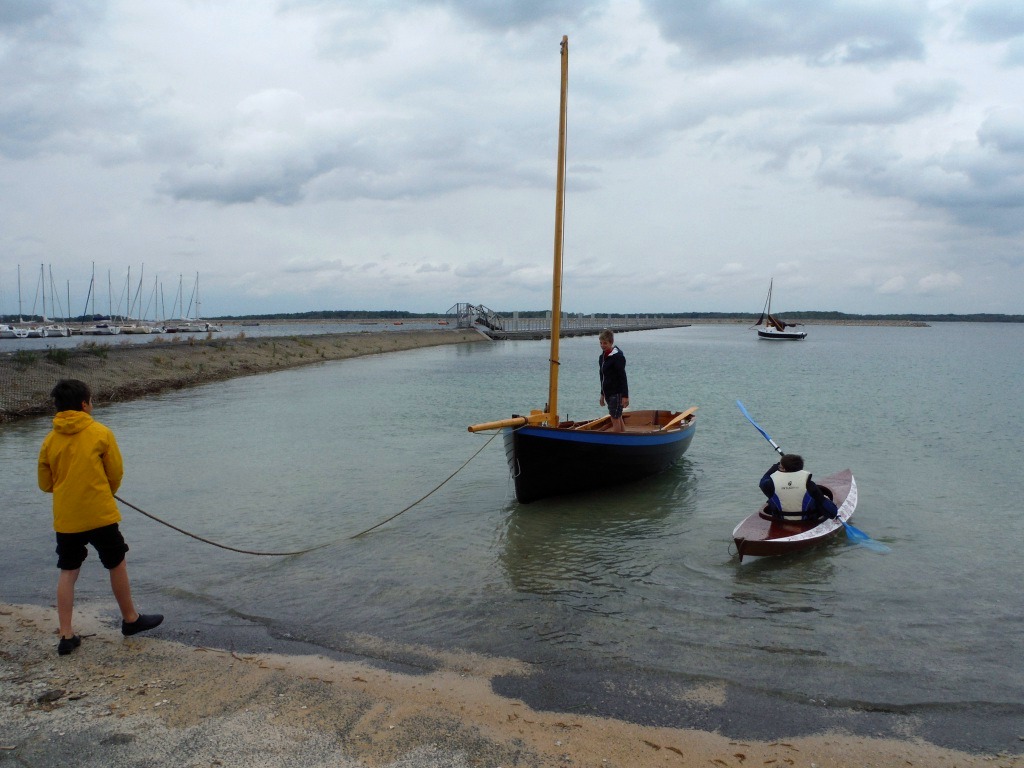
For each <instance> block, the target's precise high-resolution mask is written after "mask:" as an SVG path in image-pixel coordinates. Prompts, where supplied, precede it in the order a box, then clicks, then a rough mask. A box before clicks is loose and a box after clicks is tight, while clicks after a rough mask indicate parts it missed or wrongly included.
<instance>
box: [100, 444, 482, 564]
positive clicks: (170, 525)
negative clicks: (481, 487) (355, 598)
mask: <svg viewBox="0 0 1024 768" xmlns="http://www.w3.org/2000/svg"><path fill="white" fill-rule="evenodd" d="M500 434H501V433H500V432H495V433H494V434H493V435H491V436H490V438H488V440H487V442H486V443H484V444H483V445H481V446H480V447H479V448H478V449H477V450H476V452H475V453H474V454H473V455H472V456H470V457H469V458H468V459H466V461H464V462H463V464H462V466H461V467H459V468H458V469H456V470H455V471H454V472H452V473H451V474H450V475H448V477H446V478H445V479H444V480H442V481H441V482H440V483H439V484H438V485H436V486H434V488H432V489H431V490H430V491H428V492H427V493H426V494H424V495H423V496H421V497H420V498H418V499H416V501H414V502H413V503H412V504H410V505H409V506H407V507H406V508H405V509H402V510H400V511H398V512H396V513H395V514H393V515H391V517H388V518H386V519H384V520H381V521H380V522H379V523H376V524H375V525H371V526H370V527H369V528H367V529H366V530H364V531H360V532H359V533H356V534H353V535H352V536H343V537H341V538H339V539H335V540H334V541H328V542H326V543H324V544H317V545H316V546H315V547H309V548H308V549H298V550H295V551H293V552H260V551H257V550H252V549H239V548H238V547H232V546H229V545H227V544H221V543H220V542H216V541H212V540H211V539H206V538H203V537H202V536H199V535H198V534H195V533H192V532H191V531H186V530H185V529H184V528H179V527H178V526H176V525H174V524H173V523H169V522H168V521H166V520H164V519H162V518H160V517H157V516H156V515H154V514H152V513H150V512H147V511H146V510H144V509H141V508H139V507H137V506H135V505H134V504H132V503H131V502H130V501H125V500H124V499H122V498H121V497H120V496H118V495H117V494H114V498H115V499H117V500H118V501H120V502H121V503H122V504H124V505H125V506H126V507H131V508H132V509H134V510H135V511H136V512H138V513H139V514H142V515H145V516H146V517H148V518H149V519H150V520H154V521H156V522H158V523H160V524H161V525H166V526H167V527H168V528H170V529H171V530H174V531H177V532H178V533H181V534H184V535H185V536H190V537H191V538H193V539H195V540H197V541H201V542H203V543H204V544H210V545H212V546H214V547H219V548H220V549H226V550H229V551H231V552H240V553H241V554H243V555H259V556H262V557H289V556H291V555H305V554H307V553H309V552H315V551H316V550H318V549H325V548H327V547H332V546H334V545H335V544H337V543H339V542H341V541H346V540H350V539H358V538H359V537H360V536H365V535H366V534H368V533H369V532H370V531H372V530H374V529H376V528H380V527H381V526H382V525H384V524H386V523H390V522H391V521H392V520H394V519H395V518H396V517H398V516H399V515H401V514H404V513H405V512H408V511H409V510H410V509H412V508H413V507H415V506H416V505H417V504H419V503H421V502H423V501H425V500H426V499H428V498H430V496H431V495H433V494H434V493H436V492H437V491H439V490H440V489H441V487H442V486H444V485H445V483H447V482H448V481H449V480H451V479H452V478H453V477H455V476H456V475H457V474H459V472H461V471H462V470H464V469H465V468H466V466H467V465H468V464H469V462H471V461H472V460H473V459H475V458H476V457H477V456H478V455H479V454H480V451H482V450H483V449H484V448H486V447H487V446H488V445H490V444H491V440H493V439H494V438H496V437H497V436H498V435H500Z"/></svg>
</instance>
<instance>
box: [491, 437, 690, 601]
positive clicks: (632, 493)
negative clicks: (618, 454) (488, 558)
mask: <svg viewBox="0 0 1024 768" xmlns="http://www.w3.org/2000/svg"><path fill="white" fill-rule="evenodd" d="M692 481H693V478H692V471H687V463H686V460H685V457H684V459H683V460H682V461H681V462H680V464H679V465H678V466H676V467H675V468H673V469H672V470H670V471H669V472H667V473H665V474H664V475H662V476H660V477H657V478H650V479H648V480H643V481H641V482H639V483H637V484H636V485H635V486H633V487H629V486H626V487H616V488H613V489H609V490H606V491H602V492H594V493H591V494H583V495H578V496H575V497H573V498H572V499H565V498H558V497H556V498H552V499H546V500H544V501H541V502H535V503H533V504H530V505H519V504H514V505H512V506H511V509H510V511H509V512H508V514H507V517H506V520H505V530H504V533H503V536H502V541H501V545H502V549H501V555H500V557H499V562H500V564H501V565H502V568H503V569H504V572H505V574H506V576H507V578H508V580H509V583H510V584H511V585H512V587H513V588H514V589H516V590H517V591H520V592H527V593H533V594H538V595H546V596H548V597H551V598H553V599H555V600H558V601H559V602H562V603H563V604H565V605H566V606H568V607H571V608H576V609H579V610H587V611H593V612H596V613H606V614H609V615H611V614H615V613H618V612H619V611H620V608H619V607H618V606H617V602H616V600H615V599H614V598H615V597H616V596H621V595H626V594H628V593H629V591H630V589H631V585H636V584H643V583H649V582H650V581H651V579H652V574H653V571H654V569H655V567H656V564H657V561H656V560H654V559H652V557H651V548H652V544H654V543H655V542H657V541H659V540H661V539H664V538H665V537H667V536H670V535H678V526H679V522H680V519H685V517H686V515H687V506H688V501H689V499H690V498H691V497H692V488H691V485H692ZM690 511H691V512H692V509H691V510H690ZM669 516H673V517H674V518H675V519H674V520H673V522H672V524H671V525H669V524H668V518H669Z"/></svg>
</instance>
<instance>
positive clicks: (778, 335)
mask: <svg viewBox="0 0 1024 768" xmlns="http://www.w3.org/2000/svg"><path fill="white" fill-rule="evenodd" d="M757 338H759V339H766V340H768V341H800V340H801V339H806V338H807V333H806V332H805V331H758V332H757Z"/></svg>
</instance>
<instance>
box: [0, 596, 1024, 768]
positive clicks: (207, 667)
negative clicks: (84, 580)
mask: <svg viewBox="0 0 1024 768" xmlns="http://www.w3.org/2000/svg"><path fill="white" fill-rule="evenodd" d="M173 621H174V617H168V619H167V622H166V626H165V627H160V628H158V629H156V630H154V631H153V632H152V633H150V634H149V635H142V636H136V637H132V638H122V636H121V634H120V631H119V629H118V627H117V622H116V610H115V609H114V607H113V605H112V604H111V605H100V604H86V605H81V606H77V607H76V630H77V631H78V632H79V634H81V635H83V637H84V639H83V641H82V645H81V647H80V648H78V649H77V650H76V651H75V652H74V653H72V654H70V655H69V656H63V657H61V656H58V655H57V653H56V645H57V635H56V624H57V621H56V613H55V611H54V609H52V608H43V607H37V606H11V605H0V649H2V650H0V700H3V702H4V703H5V706H4V707H3V708H2V710H0V762H3V761H5V760H11V761H12V764H15V763H16V764H19V765H25V766H72V765H74V766H79V767H83V766H109V767H111V768H115V767H116V766H136V765H182V766H246V767H247V768H248V767H250V766H254V765H257V766H261V768H263V767H267V768H276V767H277V766H282V767H283V766H303V767H304V768H306V767H310V766H337V767H347V766H391V767H394V768H399V767H401V768H438V767H441V766H445V767H449V766H450V767H452V768H462V767H463V766H507V767H510V766H531V767H532V766H538V767H541V766H543V767H545V768H546V767H547V766H600V767H601V768H616V767H620V768H624V767H626V766H680V767H681V768H691V767H693V768H695V767H696V766H719V767H720V768H729V767H731V766H755V765H756V766H777V767H778V768H784V767H785V766H808V767H809V766H818V767H819V768H843V767H847V766H849V768H854V767H855V766H856V767H857V768H865V767H866V766H880V767H881V766H887V767H888V766H922V767H924V766H927V767H929V768H934V767H935V766H943V767H944V768H954V767H960V768H968V767H970V766H990V767H991V766H999V767H1000V768H1001V767H1004V766H1005V767H1010V766H1021V765H1024V761H1022V758H1021V756H1020V755H1016V756H1009V755H969V754H965V753H962V752H956V751H952V750H946V749H939V748H936V747H933V746H931V745H928V744H924V743H920V742H910V741H907V742H903V741H896V740H883V739H870V738H864V737H853V736H849V735H844V734H842V733H839V732H835V733H823V734H820V735H815V736H812V737H804V738H797V739H787V740H784V741H773V742H755V741H742V742H741V741H736V740H731V739H727V738H725V737H722V736H720V735H718V734H715V733H705V732H700V731H692V730H682V729H671V728H649V727H643V726H638V725H632V724H629V723H624V722H620V721H615V720H608V719H601V718H595V717H587V716H578V715H574V714H565V713H551V712H537V711H534V710H532V709H530V708H529V707H528V706H526V705H525V704H524V703H522V702H520V701H516V700H514V699H508V698H503V697H501V696H498V695H497V694H495V693H494V692H493V690H492V688H491V684H490V681H491V680H492V679H493V678H494V677H495V676H498V675H509V674H522V675H526V674H529V673H530V669H529V668H528V665H526V664H523V663H521V662H518V661H515V660H511V659H497V658H486V657H482V656H477V655H472V654H456V653H444V652H438V651H434V650H432V649H429V648H421V649H417V651H418V652H419V653H421V654H424V655H426V656H429V657H431V658H432V659H433V661H434V662H435V663H436V667H435V668H434V670H432V671H429V672H424V673H422V674H410V673H405V672H398V671H395V670H394V669H386V668H382V667H381V665H380V664H377V663H374V662H373V661H372V660H366V661H361V660H355V661H339V660H335V659H328V658H324V657H322V656H315V655H290V656H288V655H275V654H270V653H267V654H258V653H239V652H232V651H230V650H225V649H218V648H209V647H190V646H188V645H183V644H181V643H178V642H174V641H170V640H166V639H161V633H163V634H165V635H166V634H168V627H169V626H170V625H171V624H172V623H173ZM715 696H716V693H715V691H714V690H713V688H711V687H709V688H708V689H706V690H694V691H693V692H692V697H693V698H694V699H698V700H699V699H700V698H701V697H704V698H707V699H709V702H710V701H711V700H713V699H714V698H715Z"/></svg>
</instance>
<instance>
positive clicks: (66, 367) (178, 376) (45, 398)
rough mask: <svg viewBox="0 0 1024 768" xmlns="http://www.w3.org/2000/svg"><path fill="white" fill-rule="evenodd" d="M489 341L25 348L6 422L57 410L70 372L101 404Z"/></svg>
mask: <svg viewBox="0 0 1024 768" xmlns="http://www.w3.org/2000/svg"><path fill="white" fill-rule="evenodd" d="M481 341H489V340H488V339H487V338H486V337H485V336H483V335H482V334H480V333H478V332H477V331H475V330H471V329H461V330H460V329H456V330H447V329H445V330H433V329H431V330H410V331H364V332H352V333H325V334H314V335H306V336H303V335H295V336H263V337H260V336H254V337H247V336H245V335H244V332H242V333H239V334H238V335H235V336H226V335H219V336H216V335H214V334H212V333H207V334H205V336H204V337H202V338H198V337H196V336H187V337H172V338H171V339H167V338H165V337H163V336H157V337H154V340H153V341H151V342H148V343H143V344H116V343H114V344H96V343H89V342H86V343H84V344H81V345H79V346H77V347H75V348H73V349H61V350H42V351H40V350H36V351H33V352H28V351H27V350H25V351H23V352H22V353H18V352H14V353H11V354H8V355H4V356H2V357H0V392H2V394H0V421H9V420H14V419H18V418H28V417H33V416H40V415H47V414H50V413H52V410H53V405H52V403H51V401H50V398H49V392H50V390H51V389H52V388H53V385H54V383H55V382H56V381H57V380H58V379H62V378H78V379H82V380H83V381H85V382H86V383H88V384H89V387H90V388H91V389H92V392H93V402H94V403H95V404H97V405H100V404H104V403H113V402H122V401H125V400H132V399H135V398H139V397H145V396H147V395H153V394H157V393H159V392H164V391H167V390H172V389H184V388H186V387H194V386H199V385H201V384H208V383H210V382H214V381H224V380H226V379H233V378H237V377H239V376H250V375H254V374H260V373H271V372H273V371H282V370H286V369H289V368H297V367H301V366H305V365H313V364H316V363H324V362H328V361H333V360H346V359H349V358H353V357H362V356H365V355H376V354H383V353H385V352H400V351H404V350H410V349H422V348H425V347H432V346H441V345H447V344H463V343H476V342H481Z"/></svg>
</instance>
